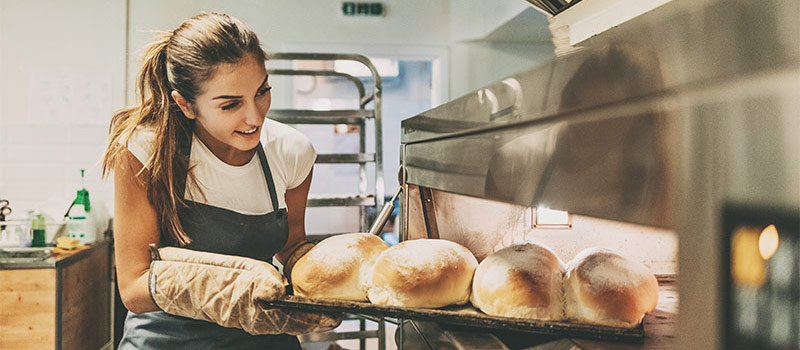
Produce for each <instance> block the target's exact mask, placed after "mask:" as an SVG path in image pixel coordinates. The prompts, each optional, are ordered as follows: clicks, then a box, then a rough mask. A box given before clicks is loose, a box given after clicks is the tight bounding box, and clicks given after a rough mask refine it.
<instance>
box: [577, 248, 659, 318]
mask: <svg viewBox="0 0 800 350" xmlns="http://www.w3.org/2000/svg"><path fill="white" fill-rule="evenodd" d="M564 294H565V304H564V306H565V307H564V311H565V313H566V317H567V318H568V319H569V320H571V321H576V322H583V323H593V324H599V325H606V326H614V327H635V326H636V325H638V324H639V323H640V322H641V321H642V318H644V314H645V313H647V312H650V311H652V310H653V309H655V307H656V304H657V303H658V281H656V278H655V276H653V273H652V272H650V271H649V270H648V269H647V268H646V267H645V266H644V265H642V264H641V263H638V262H635V261H630V260H627V259H625V258H624V257H622V256H620V255H619V254H617V253H615V252H613V251H611V250H608V249H601V248H588V249H585V250H583V251H581V252H580V253H578V255H577V256H575V258H574V259H572V261H570V262H569V263H568V264H567V275H566V278H565V282H564Z"/></svg>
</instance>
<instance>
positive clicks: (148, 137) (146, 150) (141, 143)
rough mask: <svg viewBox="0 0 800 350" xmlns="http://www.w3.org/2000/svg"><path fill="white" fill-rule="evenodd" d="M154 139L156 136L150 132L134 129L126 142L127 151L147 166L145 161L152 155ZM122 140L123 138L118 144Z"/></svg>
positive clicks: (122, 139) (122, 140)
mask: <svg viewBox="0 0 800 350" xmlns="http://www.w3.org/2000/svg"><path fill="white" fill-rule="evenodd" d="M155 138H156V135H155V133H154V132H153V131H152V130H146V129H143V128H141V127H140V128H136V130H134V131H133V134H132V135H131V137H130V139H129V140H128V150H129V151H130V152H131V153H132V154H133V156H134V157H136V159H138V160H139V161H140V162H141V163H142V164H147V160H148V159H150V156H151V155H152V154H153V148H154V147H153V146H154V144H153V143H154V142H155ZM124 140H125V138H124V137H123V138H120V143H122V142H124Z"/></svg>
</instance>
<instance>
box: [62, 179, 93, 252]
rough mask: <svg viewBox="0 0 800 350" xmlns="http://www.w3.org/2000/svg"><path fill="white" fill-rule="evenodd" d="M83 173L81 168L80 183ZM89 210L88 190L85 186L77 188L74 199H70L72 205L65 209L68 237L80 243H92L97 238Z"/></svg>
mask: <svg viewBox="0 0 800 350" xmlns="http://www.w3.org/2000/svg"><path fill="white" fill-rule="evenodd" d="M83 174H84V169H81V183H83ZM81 187H83V186H81ZM90 211H91V204H90V202H89V191H87V190H86V188H81V189H80V190H78V192H77V194H76V196H75V200H74V201H72V205H70V207H69V209H67V214H66V217H67V234H69V237H70V238H74V239H77V240H79V241H80V242H81V244H87V243H93V242H94V241H96V240H97V237H96V236H97V235H96V233H95V232H94V227H93V225H92V224H91V220H90V218H89V214H90Z"/></svg>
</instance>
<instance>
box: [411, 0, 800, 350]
mask: <svg viewBox="0 0 800 350" xmlns="http://www.w3.org/2000/svg"><path fill="white" fill-rule="evenodd" d="M799 15H800V2H798V1H796V0H793V1H790V0H784V1H781V0H772V1H770V0H767V1H744V0H742V1H739V0H717V1H715V0H707V1H691V0H674V1H672V2H670V3H668V4H666V5H664V6H662V7H660V8H658V9H656V10H654V11H652V12H649V13H646V14H644V15H642V16H640V17H637V18H635V19H633V20H632V21H630V22H628V23H625V24H623V25H620V26H619V27H617V28H614V29H612V30H609V31H608V32H606V33H603V34H601V35H598V36H596V37H593V38H592V39H589V40H588V41H586V42H584V43H582V45H585V46H586V48H584V49H583V50H580V51H577V52H574V53H572V54H569V55H567V56H564V57H560V58H558V59H557V60H555V61H553V62H550V63H547V64H545V65H542V66H540V67H538V68H535V69H533V70H530V71H528V72H523V73H520V74H517V75H515V76H513V77H512V78H513V79H514V80H515V81H518V82H521V83H520V86H519V88H518V89H516V90H515V89H507V88H505V87H503V86H501V85H500V84H499V83H496V84H493V85H490V86H489V87H487V88H485V89H480V90H478V91H476V92H474V93H472V94H468V95H467V96H464V97H462V98H460V99H457V100H454V101H453V102H451V103H450V104H448V105H445V106H441V107H438V108H436V109H434V110H432V111H429V112H424V113H422V114H420V115H418V116H415V117H412V118H410V119H407V120H406V121H404V123H403V139H402V142H403V143H404V153H403V164H404V166H405V169H406V170H407V172H408V173H407V174H406V175H405V176H406V180H407V183H408V184H414V185H420V186H426V187H431V188H435V189H438V190H441V191H443V192H451V193H457V194H464V195H468V196H474V197H479V198H484V199H492V200H500V201H503V202H509V203H516V204H521V205H525V206H536V207H540V206H547V207H551V208H555V209H564V210H568V211H571V212H573V213H578V214H583V215H587V216H592V217H600V218H608V219H612V220H617V221H625V222H633V223H640V224H645V225H652V226H660V227H665V228H672V229H674V230H675V231H676V232H677V233H678V235H679V244H680V249H679V253H678V254H679V269H680V270H679V275H678V279H679V284H678V285H679V294H680V295H681V305H680V310H682V311H681V313H679V315H678V318H679V321H678V332H677V344H676V345H677V347H678V348H680V349H719V348H720V347H721V346H722V345H721V342H720V339H721V337H722V334H721V324H722V322H721V319H722V318H723V317H724V315H723V314H722V311H723V308H722V307H721V306H720V290H721V288H720V274H721V273H724V272H723V271H722V270H721V264H720V252H721V251H722V248H721V244H723V243H722V242H721V239H720V237H721V228H720V216H721V214H722V209H723V208H724V206H725V204H726V203H747V204H750V205H762V206H771V207H779V208H783V209H785V210H788V211H790V212H792V211H793V212H796V213H798V215H800V152H798V150H800V137H798V135H800V112H798V111H800V21H797V18H799ZM544 72H547V73H544ZM503 89H505V90H503ZM487 90H490V91H491V95H492V96H493V98H492V99H487V98H486V96H489V95H490V94H489V93H487ZM480 91H483V92H480ZM511 95H521V97H519V96H514V97H511ZM481 98H483V100H482V99H481ZM492 101H498V102H497V103H494V102H492ZM501 101H503V102H501ZM509 101H514V102H513V106H517V107H513V106H512V107H511V109H508V111H510V112H508V113H505V114H503V115H502V116H501V115H500V114H498V112H499V111H501V110H505V109H506V108H505V107H506V106H510V105H512V104H511V103H510V102H509ZM520 101H521V102H520ZM494 105H496V106H497V108H495V107H494ZM515 111H518V112H519V113H517V112H515ZM493 116H494V117H493ZM408 199H409V198H408V196H407V195H406V197H405V198H404V200H406V202H407V201H408ZM407 207H408V206H406V208H405V209H403V211H402V212H403V213H404V215H408V213H409V209H408V208H407ZM481 219H483V218H481ZM403 224H404V225H408V223H407V222H404V223H403ZM403 230H408V228H407V227H405V226H404V228H403Z"/></svg>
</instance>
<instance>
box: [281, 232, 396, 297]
mask: <svg viewBox="0 0 800 350" xmlns="http://www.w3.org/2000/svg"><path fill="white" fill-rule="evenodd" d="M388 247H389V245H388V244H386V242H383V241H382V240H381V239H380V238H378V237H376V236H373V235H369V234H366V233H349V234H343V235H338V236H333V237H329V238H327V239H325V240H323V241H322V242H320V243H319V244H317V245H316V246H315V247H314V249H312V250H310V251H309V252H308V253H307V254H306V255H305V256H303V257H302V258H301V259H300V260H298V261H297V263H296V264H295V266H294V270H293V271H292V283H293V285H294V289H295V294H297V295H300V296H306V297H311V298H327V299H340V300H357V301H359V300H366V289H367V287H368V283H369V281H368V280H366V279H367V278H368V277H369V272H370V271H371V270H372V267H373V264H374V262H375V259H377V257H378V255H379V254H380V253H381V252H382V251H383V250H385V249H387V248H388Z"/></svg>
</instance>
